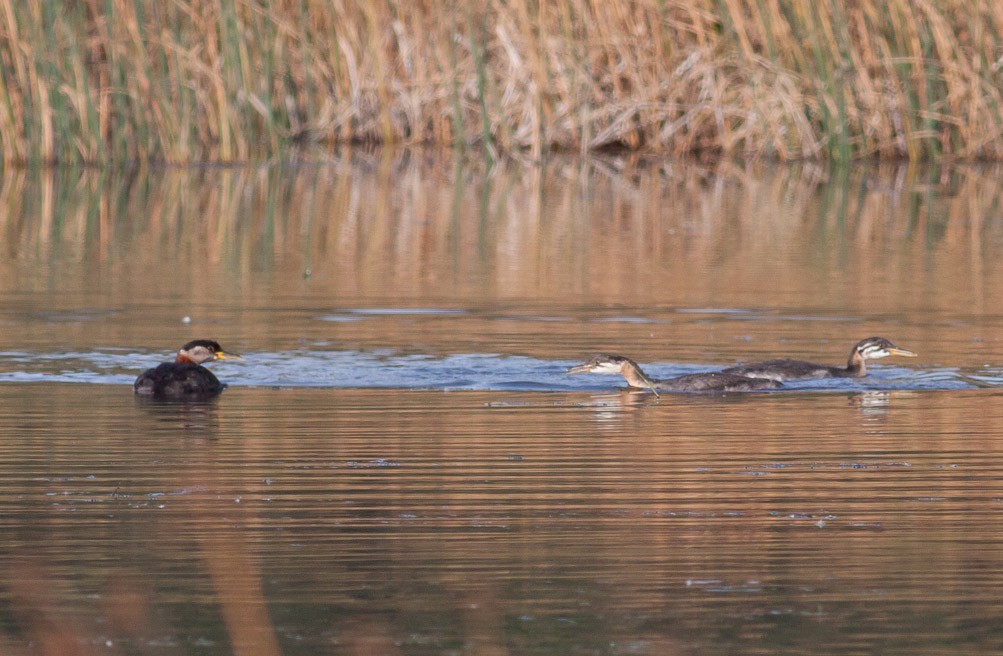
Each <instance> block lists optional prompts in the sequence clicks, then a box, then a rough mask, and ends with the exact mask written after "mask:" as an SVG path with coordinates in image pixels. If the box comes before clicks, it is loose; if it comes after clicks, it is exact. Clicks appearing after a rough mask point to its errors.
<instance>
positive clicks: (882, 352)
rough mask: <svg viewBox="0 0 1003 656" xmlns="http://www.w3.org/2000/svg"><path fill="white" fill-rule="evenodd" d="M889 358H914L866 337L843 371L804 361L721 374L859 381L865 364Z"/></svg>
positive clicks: (753, 365) (778, 362)
mask: <svg viewBox="0 0 1003 656" xmlns="http://www.w3.org/2000/svg"><path fill="white" fill-rule="evenodd" d="M889 355H902V356H905V357H907V358H914V357H916V354H915V353H913V352H912V351H909V350H907V349H904V348H899V347H898V346H895V345H894V344H892V343H891V342H890V341H888V340H887V339H885V338H884V337H868V338H867V339H864V340H861V341H860V342H858V343H857V345H856V346H854V347H853V350H852V351H850V358H849V360H848V361H847V363H846V367H830V366H828V365H824V364H815V363H814V362H805V361H804V360H786V359H785V360H766V361H764V362H753V363H751V364H743V365H739V366H737V367H728V368H727V369H724V370H723V371H724V373H729V374H739V375H741V376H755V377H757V378H769V379H771V380H776V381H785V380H799V379H802V378H861V377H863V376H866V375H867V365H866V364H865V362H866V361H867V360H877V359H879V358H886V357H888V356H889Z"/></svg>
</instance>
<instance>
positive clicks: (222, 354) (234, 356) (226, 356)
mask: <svg viewBox="0 0 1003 656" xmlns="http://www.w3.org/2000/svg"><path fill="white" fill-rule="evenodd" d="M216 359H217V360H243V359H244V358H243V357H242V356H241V355H240V354H239V353H229V352H227V351H216Z"/></svg>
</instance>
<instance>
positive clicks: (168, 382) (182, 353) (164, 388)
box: [133, 339, 241, 399]
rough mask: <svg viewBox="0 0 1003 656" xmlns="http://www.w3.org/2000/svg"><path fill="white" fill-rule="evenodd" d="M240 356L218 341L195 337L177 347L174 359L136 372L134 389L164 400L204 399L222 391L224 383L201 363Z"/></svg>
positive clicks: (138, 392) (141, 393)
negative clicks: (223, 347)
mask: <svg viewBox="0 0 1003 656" xmlns="http://www.w3.org/2000/svg"><path fill="white" fill-rule="evenodd" d="M227 358H235V359H241V358H240V356H239V355H237V354H236V353H227V352H226V351H224V350H223V349H222V347H220V345H219V343H218V342H214V341H212V340H211V339H196V340H194V341H191V342H188V343H187V344H185V345H184V346H182V347H181V348H180V349H179V350H178V355H177V357H176V358H175V359H174V362H165V363H163V364H161V365H159V366H157V367H154V368H153V369H147V370H146V371H144V372H143V373H141V374H140V375H139V378H137V379H136V383H135V384H134V385H133V390H134V391H135V393H136V394H139V395H141V396H151V397H154V398H163V399H204V398H209V397H212V396H215V395H217V394H219V393H220V392H222V391H223V388H224V387H226V384H225V383H221V382H219V379H218V378H216V376H214V375H213V373H212V372H211V371H209V370H208V369H206V368H205V367H203V366H202V363H203V362H211V361H212V360H225V359H227Z"/></svg>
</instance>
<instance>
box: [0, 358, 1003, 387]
mask: <svg viewBox="0 0 1003 656" xmlns="http://www.w3.org/2000/svg"><path fill="white" fill-rule="evenodd" d="M244 356H245V359H244V360H243V361H240V362H234V361H227V362H216V363H213V364H212V365H210V367H211V368H212V370H213V371H215V372H216V374H217V375H218V376H219V377H220V379H221V380H224V381H226V382H227V383H229V384H230V385H242V386H256V387H335V388H366V387H372V388H380V387H387V388H404V389H440V390H512V391H604V390H615V389H622V388H624V382H623V380H622V379H621V378H620V377H618V376H597V375H582V376H569V375H567V374H566V373H565V372H566V370H567V368H568V367H569V366H571V365H573V364H577V363H576V362H572V361H555V360H542V359H538V358H532V357H527V356H518V355H503V354H496V353H457V354H451V355H446V356H433V355H427V354H420V353H419V354H414V353H399V352H393V351H388V350H376V351H356V350H343V351H325V350H308V349H304V350H294V351H285V352H258V353H245V354H244ZM156 362H157V356H156V355H151V354H148V353H146V354H141V353H135V352H132V351H130V350H127V349H106V350H99V351H89V352H74V351H71V352H56V353H31V352H27V351H2V352H0V382H11V383H21V382H60V383H98V384H109V385H126V384H131V383H132V381H133V380H134V379H135V377H136V375H137V374H138V373H139V372H140V371H141V370H142V369H144V368H145V367H149V366H153V365H154V364H155V363H156ZM645 368H646V370H647V371H648V373H649V374H650V375H652V376H653V377H656V378H671V377H673V376H681V375H683V374H692V373H699V372H704V371H713V370H714V367H713V366H710V365H699V364H691V363H687V364H681V363H653V364H646V365H645ZM1001 386H1003V373H1001V372H999V371H994V370H980V371H978V372H977V373H973V372H963V371H959V370H956V369H952V368H934V369H927V370H923V369H912V368H907V367H898V366H891V365H879V366H875V367H872V369H871V371H870V374H869V375H868V376H867V377H866V378H862V379H848V378H829V379H816V380H806V381H795V382H790V383H787V384H786V385H785V388H787V389H789V390H798V391H816V392H826V391H840V392H845V391H862V392H868V391H875V390H956V389H972V388H980V387H1001Z"/></svg>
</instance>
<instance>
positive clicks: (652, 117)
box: [0, 0, 1003, 163]
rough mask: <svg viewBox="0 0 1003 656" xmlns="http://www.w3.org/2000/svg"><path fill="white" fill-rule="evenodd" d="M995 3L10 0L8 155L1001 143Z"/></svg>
mask: <svg viewBox="0 0 1003 656" xmlns="http://www.w3.org/2000/svg"><path fill="white" fill-rule="evenodd" d="M1001 33H1003V4H1000V3H996V2H991V1H990V0H943V1H942V2H936V3H935V2H932V1H930V0H886V1H884V2H880V3H878V2H869V1H861V2H848V3H839V2H815V3H808V2H802V1H801V0H567V1H566V2H560V3H542V2H533V1H531V0H508V1H501V0H496V1H493V2H482V3H468V2H463V1H460V0H429V1H428V2H415V3H397V2H390V1H389V0H377V1H374V2H361V3H355V2H346V1H345V0H331V1H330V2H323V3H322V2H308V1H307V0H172V1H170V2H159V1H153V0H86V1H84V2H80V3H68V4H67V3H52V2H41V3H38V2H14V0H0V148H2V160H3V161H4V162H7V163H46V162H67V161H84V162H115V161H132V160H151V161H167V162H193V161H203V160H216V161H242V160H261V159H268V158H275V157H284V156H286V155H288V154H289V153H290V151H291V149H292V147H296V146H300V145H304V144H312V143H320V144H334V143H346V142H379V143H439V144H454V145H477V146H478V147H480V148H483V149H484V150H485V152H487V153H488V154H490V155H494V154H496V153H498V152H499V151H511V150H525V151H527V152H529V153H531V154H533V155H535V156H539V155H540V154H542V153H543V152H545V151H547V150H550V149H561V150H573V151H579V152H586V151H590V150H596V149H607V148H628V149H642V150H646V151H651V152H657V153H662V154H667V155H673V156H682V155H693V154H710V155H714V156H741V157H757V156H763V157H771V158H777V159H781V160H790V159H802V158H825V157H829V158H835V159H841V160H847V159H851V158H859V157H869V156H878V157H883V158H913V159H917V158H932V157H939V156H944V155H948V156H951V157H959V158H983V159H1001V157H1003V136H1001V134H1003V113H1001V98H1000V96H1001V93H1003V92H1001V89H1003V79H1001V77H1003V74H1001V68H1003V59H1001V50H1000V43H1001V42H1003V39H1001Z"/></svg>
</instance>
